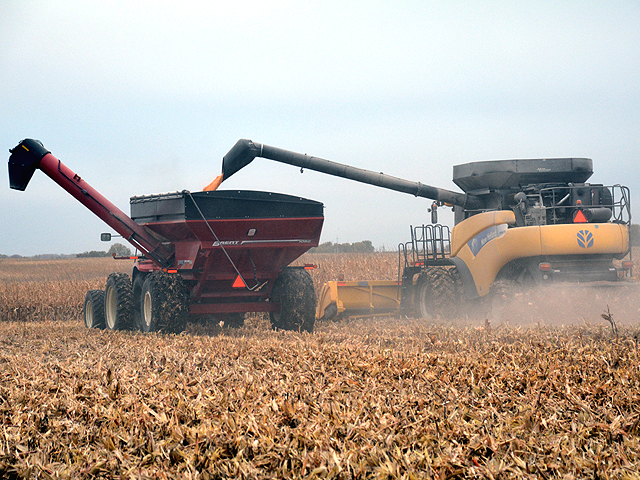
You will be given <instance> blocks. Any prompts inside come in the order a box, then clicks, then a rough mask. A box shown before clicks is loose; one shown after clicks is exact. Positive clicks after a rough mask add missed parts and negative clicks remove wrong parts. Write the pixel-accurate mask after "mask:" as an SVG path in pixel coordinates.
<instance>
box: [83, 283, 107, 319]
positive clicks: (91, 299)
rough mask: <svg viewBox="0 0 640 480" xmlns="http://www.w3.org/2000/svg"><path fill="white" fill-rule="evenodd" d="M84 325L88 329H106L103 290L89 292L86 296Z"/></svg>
mask: <svg viewBox="0 0 640 480" xmlns="http://www.w3.org/2000/svg"><path fill="white" fill-rule="evenodd" d="M84 324H85V326H86V327H87V328H104V291H103V290H89V291H88V292H87V294H86V295H85V297H84Z"/></svg>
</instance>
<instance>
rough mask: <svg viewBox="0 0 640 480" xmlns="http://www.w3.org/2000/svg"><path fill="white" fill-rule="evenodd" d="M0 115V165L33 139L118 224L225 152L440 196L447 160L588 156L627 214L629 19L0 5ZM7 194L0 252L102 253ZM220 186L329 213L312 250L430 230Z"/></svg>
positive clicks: (51, 206)
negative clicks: (271, 150) (275, 151)
mask: <svg viewBox="0 0 640 480" xmlns="http://www.w3.org/2000/svg"><path fill="white" fill-rule="evenodd" d="M0 112H1V113H2V115H0V146H1V147H2V149H3V151H4V152H5V161H6V160H8V157H9V152H8V150H9V148H13V147H14V146H15V145H16V144H17V143H18V142H19V141H20V140H22V139H23V138H36V139H39V140H41V141H42V142H43V143H44V145H45V146H46V147H47V148H48V149H49V150H51V152H52V153H53V154H54V155H55V156H56V157H58V158H60V159H61V160H62V161H63V162H65V163H66V164H67V166H69V167H70V168H71V169H72V170H74V171H76V172H77V173H78V174H79V175H80V176H81V177H83V178H84V179H85V180H86V181H88V182H89V183H90V184H91V185H92V186H93V187H95V188H96V189H97V190H98V191H100V192H101V193H102V194H104V195H105V196H106V197H107V198H109V199H110V200H111V201H112V202H113V203H115V204H116V205H117V206H119V207H120V208H121V209H122V210H124V211H125V212H129V197H131V196H133V195H142V194H150V193H160V192H168V191H176V190H183V189H189V190H191V191H199V190H201V189H202V188H203V187H204V186H205V185H207V184H208V183H209V182H210V181H211V180H213V178H214V177H215V176H216V175H218V174H219V173H220V168H221V160H222V157H223V156H224V154H225V153H226V152H227V151H228V150H229V149H230V148H231V147H232V146H233V144H234V143H235V142H236V141H237V140H238V139H239V138H249V139H252V140H254V141H256V142H260V143H265V144H268V145H272V146H276V147H281V148H285V149H288V150H293V151H296V152H301V153H308V154H311V155H315V156H319V157H323V158H327V159H331V160H334V161H338V162H343V163H348V164H351V165H355V166H358V167H363V168H368V169H371V170H374V171H382V172H385V173H389V174H392V175H395V176H399V177H403V178H407V179H410V180H416V181H420V182H422V183H428V184H432V185H435V186H439V187H444V188H448V189H453V190H457V187H455V185H454V184H453V183H452V182H451V174H452V167H453V165H455V164H459V163H467V162H471V161H476V160H491V159H505V158H545V157H547V158H548V157H588V158H592V159H593V161H594V170H595V174H594V176H593V177H592V179H591V181H592V182H595V183H605V184H615V183H622V184H626V185H628V186H629V187H630V188H631V189H632V198H634V199H637V198H640V197H635V196H634V194H635V193H636V192H640V178H639V176H638V173H639V172H640V167H639V163H638V161H639V160H640V122H639V120H640V4H639V3H638V2H637V1H628V2H625V1H610V2H601V1H597V2H596V1H594V2H588V1H586V2H585V1H582V2H574V1H567V2H562V1H549V2H544V1H538V2H527V1H518V2H513V1H505V2H495V1H491V2H488V1H484V2H480V1H457V2H456V1H433V2H432V1H424V0H423V1H404V2H376V1H371V0H368V1H345V0H340V1H336V2H330V1H322V2H295V1H291V2H284V1H277V2H269V1H260V2H257V1H255V2H243V1H233V2H229V1H224V2H213V1H212V2H204V1H201V2H195V1H191V2H190V1H185V0H183V1H181V2H175V1H172V2H168V1H166V2H162V1H148V2H136V1H132V0H127V1H114V0H110V1H87V0H82V1H71V0H64V1H29V0H2V1H0ZM5 172H6V168H5ZM5 175H6V173H5ZM8 183H9V182H8V179H6V180H5V187H4V188H0V205H1V206H2V208H1V209H0V224H1V225H2V227H0V253H4V254H20V255H33V254H39V253H78V252H83V251H87V250H106V249H107V248H108V247H109V245H108V244H104V243H101V242H100V241H99V235H100V232H103V231H109V228H108V227H107V226H106V225H104V224H102V222H101V221H100V220H99V219H97V217H95V216H94V215H93V214H92V213H91V212H90V211H88V210H87V209H86V208H85V207H83V206H82V205H80V204H79V203H78V202H77V201H76V200H75V199H73V198H72V197H71V196H69V195H68V194H67V193H66V192H64V191H63V190H62V189H61V188H60V187H58V186H57V185H55V184H54V183H53V182H52V181H51V180H50V179H49V178H47V177H46V176H45V175H44V174H43V173H42V172H39V171H38V172H36V174H35V175H34V178H33V179H32V181H31V183H30V184H29V186H28V188H27V190H26V191H25V192H18V191H14V190H10V189H9V187H8ZM221 188H233V189H253V190H268V191H275V192H281V193H288V194H293V195H300V196H304V197H307V198H311V199H314V200H319V201H322V202H324V204H325V207H326V208H325V217H326V219H325V227H324V232H323V236H322V241H332V242H336V241H338V242H340V243H343V242H356V241H361V240H365V239H368V240H371V241H372V242H373V243H374V244H375V245H376V246H378V247H380V246H382V245H384V246H385V247H387V248H395V246H396V245H397V244H398V243H399V242H403V241H406V240H407V239H408V238H409V225H411V224H421V223H423V222H428V218H429V217H428V214H427V207H428V205H429V203H430V202H429V201H428V200H424V199H418V198H414V197H411V196H409V195H405V194H401V193H395V192H390V191H386V190H382V189H379V188H376V187H372V186H368V185H360V184H357V183H354V182H351V181H348V180H343V179H338V178H333V177H329V176H327V175H323V174H320V173H316V172H311V171H305V172H304V173H303V174H301V173H300V171H299V169H297V168H295V167H291V166H287V165H280V164H277V163H274V162H271V161H269V160H264V159H257V160H256V161H254V163H252V164H251V165H250V166H248V167H247V168H245V169H244V170H242V171H240V172H239V173H237V174H236V175H234V176H233V177H232V178H231V179H230V180H229V181H228V182H225V183H223V185H222V187H221ZM637 202H638V200H636V207H635V208H634V214H636V215H637V214H640V210H638V207H637V205H638V203H637Z"/></svg>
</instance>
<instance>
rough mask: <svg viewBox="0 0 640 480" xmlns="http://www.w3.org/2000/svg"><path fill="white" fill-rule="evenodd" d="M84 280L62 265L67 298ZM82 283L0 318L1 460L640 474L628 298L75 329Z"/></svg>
mask: <svg viewBox="0 0 640 480" xmlns="http://www.w3.org/2000/svg"><path fill="white" fill-rule="evenodd" d="M111 262H113V261H111ZM336 262H340V259H339V258H338V257H336ZM25 268H26V267H25ZM335 268H337V269H339V267H335ZM23 271H25V270H24V269H23ZM65 271H67V270H66V269H65ZM320 271H321V270H318V272H320ZM100 275H102V273H101V274H100ZM38 281H42V282H47V281H54V280H52V279H51V278H50V277H47V278H44V279H42V280H38ZM93 281H96V282H97V281H98V280H97V279H91V278H90V276H88V277H87V278H83V279H82V280H81V279H74V278H73V277H72V275H71V276H70V277H69V278H64V279H62V280H61V282H62V284H68V285H70V291H69V292H68V293H67V295H68V298H69V299H70V300H69V301H70V302H74V301H76V300H74V299H75V296H76V293H75V290H76V289H78V290H80V289H81V288H84V287H83V286H81V282H89V283H91V282H93ZM102 282H104V278H103V279H102ZM15 283H17V282H14V283H10V282H9V281H7V280H6V279H4V278H3V281H2V284H1V285H2V288H5V287H6V286H7V285H10V286H11V285H13V286H15V285H14V284H15ZM23 283H25V284H26V285H29V288H33V286H32V285H30V284H29V282H28V281H26V282H23ZM35 283H37V282H35ZM35 283H34V285H35ZM15 288H16V289H17V290H15V291H19V288H18V287H15ZM83 296H84V291H83V292H82V296H81V297H79V298H80V299H79V300H77V301H78V305H75V304H74V305H70V307H69V308H70V310H69V314H68V317H66V318H65V317H63V314H62V313H61V311H59V312H58V313H57V316H56V317H55V319H53V318H47V315H46V312H47V309H46V308H44V304H46V303H47V301H48V300H47V299H49V300H50V298H51V297H38V298H39V301H40V302H41V303H42V304H43V306H42V308H41V310H39V312H41V316H40V317H38V318H39V320H38V321H36V318H35V317H34V319H29V318H25V317H23V318H22V319H21V321H13V320H9V319H7V318H6V317H3V320H5V321H3V322H0V343H1V344H2V349H1V350H0V379H1V380H0V412H1V414H0V415H1V417H0V418H1V419H2V433H1V434H0V476H2V477H9V478H11V477H13V478H69V477H72V478H96V477H98V478H100V477H104V478H113V477H119V478H228V477H240V478H269V477H271V478H322V477H324V478H367V477H371V478H433V477H435V478H465V477H485V478H583V477H589V478H625V477H626V478H637V477H636V476H634V475H636V474H635V472H637V471H638V470H639V469H640V453H639V452H640V444H639V443H640V442H639V440H640V407H639V404H640V402H639V400H640V393H639V392H640V367H639V365H640V358H639V357H640V354H639V352H640V349H639V347H638V344H637V338H635V335H636V333H637V328H636V327H637V323H636V324H634V322H633V321H632V319H630V318H626V317H625V318H623V316H622V315H619V316H618V317H617V320H618V323H619V325H618V335H617V336H616V335H614V334H613V331H612V328H611V325H610V323H609V322H608V321H606V320H605V319H603V318H602V317H601V316H600V314H601V313H603V310H602V309H600V310H596V311H593V312H592V315H590V316H588V317H587V318H583V319H582V321H581V322H578V323H575V324H573V325H566V326H559V325H556V323H558V322H557V321H556V322H550V321H548V320H549V319H548V318H539V320H538V322H537V323H533V324H528V325H527V326H517V322H516V320H517V319H516V318H510V319H509V320H510V321H509V322H507V321H505V322H496V321H494V322H493V323H487V322H484V321H475V320H469V319H460V320H459V321H457V322H450V323H446V324H445V323H443V322H441V321H436V322H434V321H430V322H429V321H426V320H409V319H400V318H385V319H358V320H350V321H349V320H345V321H341V322H327V323H319V324H317V325H316V330H315V333H313V334H306V333H305V334H298V333H293V332H274V331H272V330H271V329H270V328H269V325H268V321H267V320H265V319H263V318H261V317H257V316H256V317H250V318H248V319H247V321H246V324H245V326H244V327H242V328H240V329H235V330H230V329H222V328H220V326H219V325H200V324H190V325H189V326H188V328H187V331H186V332H185V333H183V334H181V335H160V334H142V333H139V332H110V331H101V330H88V329H85V328H84V326H83V325H82V322H81V319H80V311H81V302H82V299H83ZM5 299H6V297H3V301H5ZM35 301H36V300H34V303H35ZM610 307H611V312H612V313H613V315H614V318H616V315H618V314H617V310H616V308H617V307H616V306H614V305H610ZM602 308H603V309H604V308H605V306H602ZM543 313H544V312H543ZM29 320H33V321H29ZM551 323H554V324H551Z"/></svg>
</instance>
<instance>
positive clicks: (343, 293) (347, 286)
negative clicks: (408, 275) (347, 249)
mask: <svg viewBox="0 0 640 480" xmlns="http://www.w3.org/2000/svg"><path fill="white" fill-rule="evenodd" d="M399 308H400V285H399V284H398V282H396V281H387V280H376V281H364V282H327V283H325V284H324V285H323V286H322V290H321V291H320V296H319V298H318V307H317V309H316V318H318V319H320V318H322V319H325V320H330V319H332V318H335V317H337V316H339V315H342V314H344V313H345V312H347V314H348V315H349V316H354V315H378V314H385V313H390V312H395V311H397V310H398V309H399Z"/></svg>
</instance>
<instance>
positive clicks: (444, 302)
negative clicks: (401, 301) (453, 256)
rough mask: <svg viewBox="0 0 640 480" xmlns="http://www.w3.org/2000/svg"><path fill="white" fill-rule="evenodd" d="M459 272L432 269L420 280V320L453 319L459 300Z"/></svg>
mask: <svg viewBox="0 0 640 480" xmlns="http://www.w3.org/2000/svg"><path fill="white" fill-rule="evenodd" d="M457 280H458V279H457V271H456V270H455V269H448V268H444V267H430V268H429V269H427V270H426V271H425V272H423V273H422V274H421V275H420V278H419V279H418V285H417V288H418V292H417V293H418V294H417V299H418V305H417V306H416V307H417V308H416V310H417V313H418V316H419V317H420V318H431V319H433V318H453V317H455V315H456V311H457V308H456V307H457V303H458V300H459V294H458V290H459V287H458V282H457Z"/></svg>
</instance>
